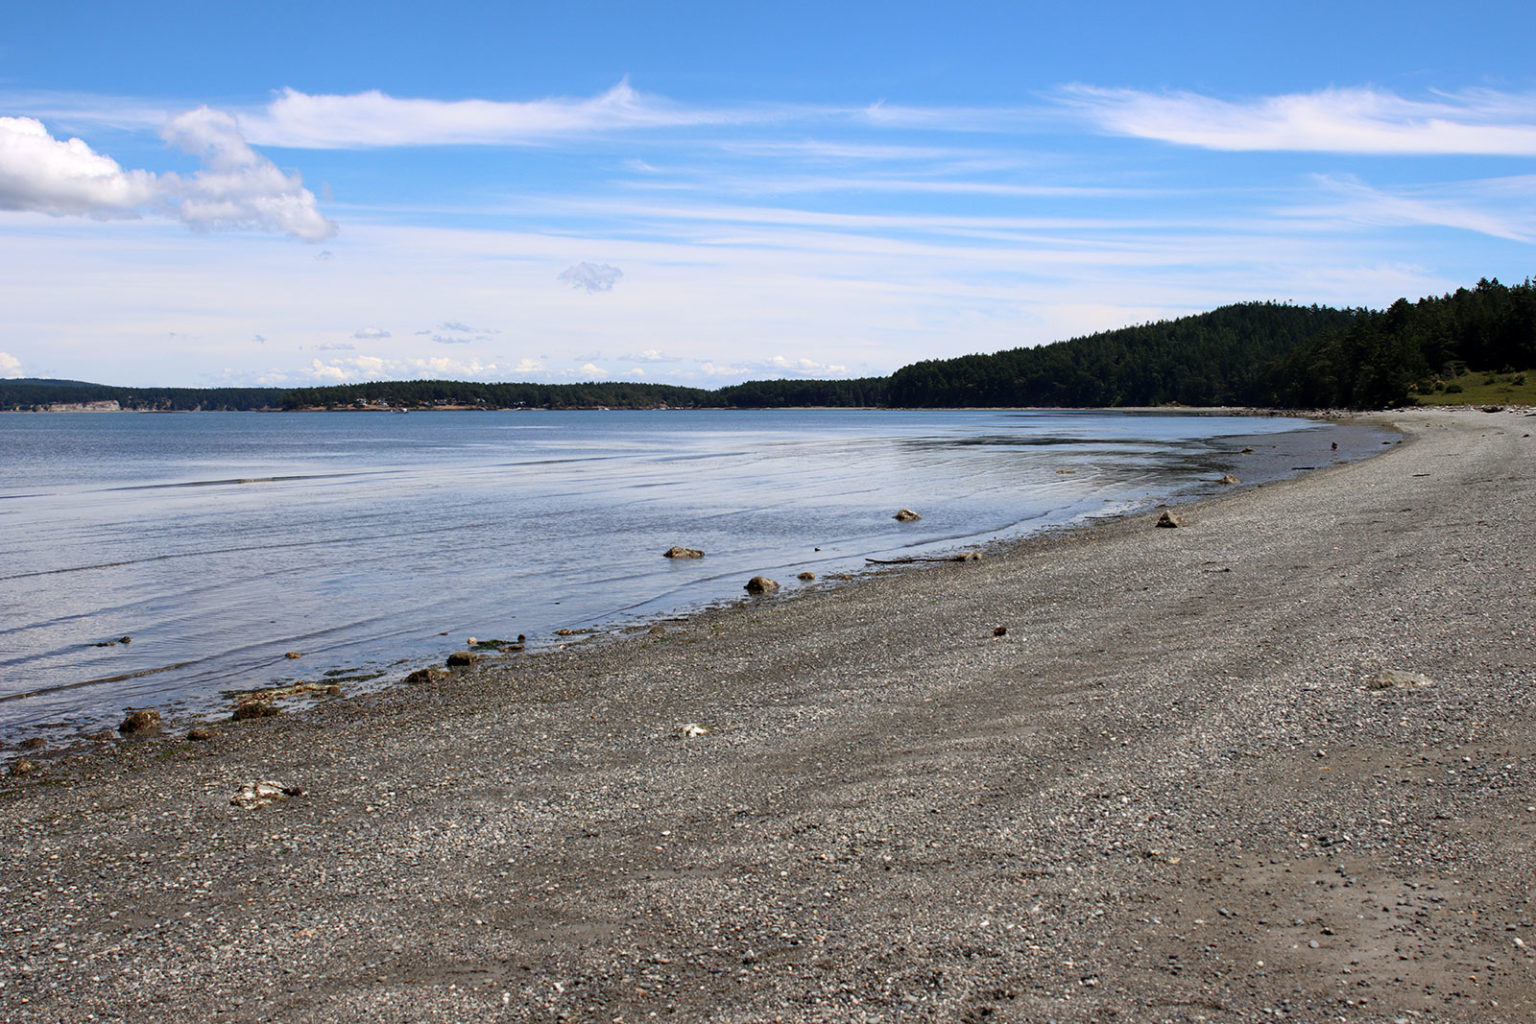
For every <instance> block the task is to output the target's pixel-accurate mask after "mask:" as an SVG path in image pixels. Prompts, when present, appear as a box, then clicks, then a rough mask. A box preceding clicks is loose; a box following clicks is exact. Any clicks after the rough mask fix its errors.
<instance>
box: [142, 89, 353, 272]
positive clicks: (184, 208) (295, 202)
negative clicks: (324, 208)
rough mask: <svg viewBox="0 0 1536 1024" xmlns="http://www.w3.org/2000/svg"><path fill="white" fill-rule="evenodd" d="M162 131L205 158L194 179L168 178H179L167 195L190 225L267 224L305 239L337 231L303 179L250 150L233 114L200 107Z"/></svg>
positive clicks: (170, 178)
mask: <svg viewBox="0 0 1536 1024" xmlns="http://www.w3.org/2000/svg"><path fill="white" fill-rule="evenodd" d="M162 134H163V135H164V137H165V140H166V141H167V142H171V143H174V144H175V145H178V146H180V147H181V148H182V149H185V150H186V151H187V152H189V153H195V154H197V155H198V156H199V157H201V158H202V160H203V163H204V168H203V169H202V170H200V171H198V172H197V173H196V174H194V175H193V176H192V177H191V178H175V177H174V176H172V175H166V176H165V179H164V180H165V181H167V182H170V181H174V182H175V186H176V187H174V188H171V189H169V192H170V193H171V195H170V196H169V197H168V198H169V200H170V202H171V204H172V205H173V206H174V208H175V210H176V212H177V214H178V215H179V216H180V217H181V219H182V220H183V221H185V222H186V223H187V224H188V225H190V226H191V227H194V228H198V229H202V230H208V229H212V228H252V227H254V228H264V229H267V230H276V231H282V232H283V233H285V234H289V235H292V236H294V237H295V238H302V239H304V240H305V241H307V242H318V241H321V240H322V239H326V238H329V237H331V236H332V235H334V234H335V233H336V225H335V224H334V223H332V222H331V221H329V220H327V219H326V218H325V217H324V215H322V214H321V213H320V211H319V209H318V208H317V206H316V202H315V195H314V193H313V192H311V191H309V189H307V188H305V187H304V184H303V181H302V179H300V177H299V176H298V175H297V174H284V173H283V172H282V171H281V170H279V169H278V167H277V165H276V164H274V163H272V161H270V160H268V159H267V158H266V157H264V156H261V155H260V154H258V153H257V152H256V151H255V150H253V149H251V147H250V146H249V145H248V144H247V143H246V141H245V139H244V138H243V137H242V136H241V134H240V126H239V124H238V123H237V122H236V121H235V119H234V118H233V117H232V116H230V115H229V114H226V113H223V112H222V111H217V110H212V109H210V108H208V107H199V108H197V109H196V110H189V111H187V112H186V113H185V114H182V115H181V116H180V117H177V118H175V119H174V120H172V121H171V123H170V124H168V125H166V127H165V131H164V132H162Z"/></svg>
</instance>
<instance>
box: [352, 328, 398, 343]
mask: <svg viewBox="0 0 1536 1024" xmlns="http://www.w3.org/2000/svg"><path fill="white" fill-rule="evenodd" d="M352 337H354V338H357V339H358V340H359V341H373V340H376V339H379V338H387V337H389V332H388V331H386V330H385V329H384V328H382V327H359V328H358V329H357V330H355V331H353V332H352Z"/></svg>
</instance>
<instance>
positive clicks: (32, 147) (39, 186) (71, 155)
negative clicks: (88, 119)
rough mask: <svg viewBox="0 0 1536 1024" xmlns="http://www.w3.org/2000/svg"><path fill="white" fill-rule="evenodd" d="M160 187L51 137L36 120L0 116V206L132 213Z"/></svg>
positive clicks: (151, 178) (77, 144) (75, 142)
mask: <svg viewBox="0 0 1536 1024" xmlns="http://www.w3.org/2000/svg"><path fill="white" fill-rule="evenodd" d="M159 188H160V183H159V181H158V179H156V177H155V175H153V174H150V173H149V172H148V171H125V170H123V169H122V167H120V166H118V163H117V161H116V160H113V159H112V158H111V157H109V156H103V155H102V154H100V153H97V152H95V151H94V150H92V149H91V147H90V146H88V145H86V144H85V143H84V142H82V141H81V140H79V139H67V140H60V139H55V138H54V137H53V136H52V135H50V134H49V133H48V129H47V128H45V127H43V123H42V122H41V121H37V120H34V119H32V118H30V117H0V209H7V210H35V211H37V212H40V213H48V214H52V215H54V216H66V215H76V216H79V215H85V216H91V217H133V216H137V215H138V211H139V210H140V209H141V208H143V207H145V206H147V205H149V204H150V203H152V202H153V201H154V200H155V198H156V196H157V194H158V192H159Z"/></svg>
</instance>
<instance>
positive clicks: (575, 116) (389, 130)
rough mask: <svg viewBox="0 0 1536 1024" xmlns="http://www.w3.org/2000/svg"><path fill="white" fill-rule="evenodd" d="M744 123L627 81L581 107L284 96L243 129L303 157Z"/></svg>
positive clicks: (567, 102)
mask: <svg viewBox="0 0 1536 1024" xmlns="http://www.w3.org/2000/svg"><path fill="white" fill-rule="evenodd" d="M745 116H747V115H743V114H740V113H730V112H721V111H710V110H703V109H696V108H687V107H682V106H678V105H675V104H672V103H669V102H667V101H666V100H663V99H661V98H658V97H652V96H646V95H643V94H641V93H639V92H636V91H635V90H634V89H633V88H632V87H631V86H630V84H629V81H628V80H627V79H626V80H624V81H621V82H620V83H619V84H618V85H616V86H614V87H613V88H612V89H609V90H608V91H607V92H605V93H601V94H600V95H597V96H593V97H590V98H586V99H571V98H565V97H561V98H551V99H541V100H531V101H527V102H506V101H496V100H481V99H468V100H431V99H400V98H397V97H394V96H390V95H387V94H385V93H382V92H379V91H378V90H376V89H375V90H370V91H368V92H360V93H353V94H351V95H346V96H339V95H311V94H308V93H302V92H299V91H297V90H295V89H284V90H283V92H282V93H281V94H280V95H279V96H278V97H277V98H276V99H274V100H273V101H272V102H271V103H270V104H269V105H268V106H267V107H266V108H265V109H264V110H262V111H258V112H254V113H253V114H251V115H249V116H248V117H247V118H246V119H245V122H246V124H247V125H248V129H249V131H250V135H251V138H252V139H254V140H256V141H257V142H258V143H261V144H265V145H272V146H287V147H293V148H304V149H352V148H367V147H377V146H464V145H497V146H504V145H516V144H532V143H542V142H546V141H549V140H553V139H557V138H563V137H568V136H575V135H587V134H592V133H595V132H601V131H612V130H622V129H633V128H666V127H677V126H687V125H698V124H717V123H722V122H725V121H731V120H740V119H742V118H743V117H745Z"/></svg>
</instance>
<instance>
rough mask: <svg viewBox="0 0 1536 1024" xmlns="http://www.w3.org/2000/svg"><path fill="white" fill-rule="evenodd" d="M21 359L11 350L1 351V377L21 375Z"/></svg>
mask: <svg viewBox="0 0 1536 1024" xmlns="http://www.w3.org/2000/svg"><path fill="white" fill-rule="evenodd" d="M20 376H21V360H20V359H17V358H16V357H15V356H13V355H11V354H10V353H9V352H0V377H20Z"/></svg>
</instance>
